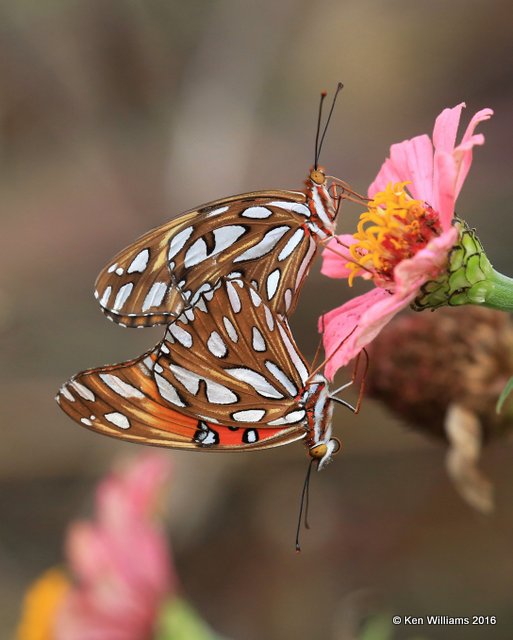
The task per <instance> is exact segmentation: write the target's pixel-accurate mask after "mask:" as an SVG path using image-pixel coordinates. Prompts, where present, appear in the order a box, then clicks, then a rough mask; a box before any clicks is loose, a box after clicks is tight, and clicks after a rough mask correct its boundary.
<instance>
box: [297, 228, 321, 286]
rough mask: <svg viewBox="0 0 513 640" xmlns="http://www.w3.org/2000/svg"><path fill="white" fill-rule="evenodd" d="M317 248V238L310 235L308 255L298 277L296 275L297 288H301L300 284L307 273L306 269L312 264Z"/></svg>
mask: <svg viewBox="0 0 513 640" xmlns="http://www.w3.org/2000/svg"><path fill="white" fill-rule="evenodd" d="M316 250H317V243H316V242H315V240H314V239H313V238H312V237H310V246H309V247H308V252H307V254H306V256H305V257H304V258H303V262H302V263H301V266H300V267H299V269H298V272H297V277H296V285H295V287H294V288H295V289H298V288H299V285H300V284H301V281H302V280H303V276H304V275H305V271H306V270H307V269H308V267H309V266H310V265H311V263H312V258H313V256H314V253H315V252H316Z"/></svg>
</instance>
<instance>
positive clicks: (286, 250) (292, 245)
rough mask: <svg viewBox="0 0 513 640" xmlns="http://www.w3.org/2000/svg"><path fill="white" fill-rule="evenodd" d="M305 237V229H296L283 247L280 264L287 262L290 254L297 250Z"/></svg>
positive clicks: (279, 256) (279, 257) (279, 259)
mask: <svg viewBox="0 0 513 640" xmlns="http://www.w3.org/2000/svg"><path fill="white" fill-rule="evenodd" d="M304 237H305V232H304V230H303V229H296V230H295V231H294V233H293V234H292V236H291V237H290V238H289V239H288V240H287V243H286V244H285V246H284V247H283V249H282V250H281V251H280V253H279V254H278V262H281V261H282V260H286V259H287V258H288V257H289V256H290V254H291V253H292V252H293V251H294V249H296V248H297V246H298V245H299V244H300V242H301V240H302V239H303V238H304Z"/></svg>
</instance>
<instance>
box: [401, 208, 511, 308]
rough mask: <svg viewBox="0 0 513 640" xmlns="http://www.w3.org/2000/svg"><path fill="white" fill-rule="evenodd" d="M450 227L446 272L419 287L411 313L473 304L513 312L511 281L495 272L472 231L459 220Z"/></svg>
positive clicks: (455, 220) (473, 230)
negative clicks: (453, 238)
mask: <svg viewBox="0 0 513 640" xmlns="http://www.w3.org/2000/svg"><path fill="white" fill-rule="evenodd" d="M453 224H454V226H455V227H456V228H457V229H458V241H457V243H456V244H455V246H454V247H453V248H452V249H451V251H450V252H449V256H448V264H447V269H446V270H445V271H444V272H443V273H442V274H440V276H439V277H438V278H436V279H435V280H429V281H428V282H426V283H425V284H424V285H423V286H422V287H421V290H420V294H419V295H418V296H417V298H415V300H414V301H413V303H412V305H411V307H412V309H414V310H415V311H422V310H423V309H437V308H438V307H443V306H446V305H449V306H453V307H454V306H459V305H463V304H477V305H482V306H485V307H490V308H492V309H500V310H502V311H511V310H513V279H511V278H508V277H507V276H504V275H502V274H501V273H499V272H497V271H495V269H494V268H493V267H492V265H491V263H490V261H489V260H488V258H487V257H486V254H485V252H484V249H483V245H482V244H481V242H480V240H479V238H478V237H477V235H476V232H475V229H471V228H470V227H469V226H468V225H467V223H466V222H465V221H464V220H460V219H459V218H455V219H454V223H453Z"/></svg>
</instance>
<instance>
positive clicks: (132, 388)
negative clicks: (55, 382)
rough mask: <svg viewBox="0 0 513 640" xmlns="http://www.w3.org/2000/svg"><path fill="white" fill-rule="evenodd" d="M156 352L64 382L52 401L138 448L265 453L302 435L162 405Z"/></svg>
mask: <svg viewBox="0 0 513 640" xmlns="http://www.w3.org/2000/svg"><path fill="white" fill-rule="evenodd" d="M159 350H160V348H159V347H157V348H156V349H154V350H153V351H149V352H148V353H145V354H144V355H142V356H140V357H139V358H136V359H134V360H130V361H129V362H124V363H122V364H117V365H112V366H106V367H100V368H97V369H90V370H88V371H83V372H82V373H79V374H77V375H76V376H74V377H73V378H72V379H71V380H69V381H68V382H67V383H66V384H64V385H63V386H62V387H61V389H60V391H59V393H58V395H57V398H56V400H57V402H58V403H59V405H60V407H61V408H62V409H63V411H65V413H67V414H68V416H70V418H72V419H73V420H75V421H76V422H78V423H79V424H81V425H83V426H85V427H87V428H88V429H91V430H92V431H96V432H98V433H102V434H105V435H108V436H113V437H115V438H120V439H122V440H128V441H130V442H136V443H140V444H149V445H157V446H164V447H172V448H176V449H197V450H214V451H216V450H217V451H224V450H235V451H236V450H248V449H265V448H270V447H276V446H279V445H283V444H288V443H289V442H293V441H295V440H299V439H301V438H303V437H304V436H305V431H304V429H303V428H301V427H298V426H282V427H275V428H273V429H270V428H267V429H259V428H258V427H255V426H253V425H246V426H245V427H243V426H241V427H240V428H233V427H226V426H223V425H218V424H209V423H208V422H206V421H205V420H202V419H200V418H198V417H191V416H188V415H185V414H183V413H181V412H180V411H179V410H177V408H176V407H175V406H173V405H170V404H169V403H166V402H165V401H164V400H163V398H162V395H161V394H160V392H159V389H158V387H157V385H156V383H155V380H154V378H153V367H154V365H155V362H156V359H157V357H158V353H159Z"/></svg>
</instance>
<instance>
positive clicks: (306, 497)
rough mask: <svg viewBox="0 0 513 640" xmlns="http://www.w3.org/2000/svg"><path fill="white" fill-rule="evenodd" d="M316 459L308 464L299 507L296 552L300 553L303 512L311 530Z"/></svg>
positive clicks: (307, 526) (307, 527)
mask: <svg viewBox="0 0 513 640" xmlns="http://www.w3.org/2000/svg"><path fill="white" fill-rule="evenodd" d="M314 461H315V460H314V458H312V459H311V460H310V463H309V464H308V469H307V471H306V476H305V481H304V483H303V490H302V491H301V502H300V505H299V517H298V519H297V529H296V552H297V553H299V552H300V551H301V545H300V544H299V534H300V532H301V522H302V520H303V512H304V514H305V528H306V529H309V528H310V525H309V524H308V506H309V502H310V474H311V473H312V465H313V463H314Z"/></svg>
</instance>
